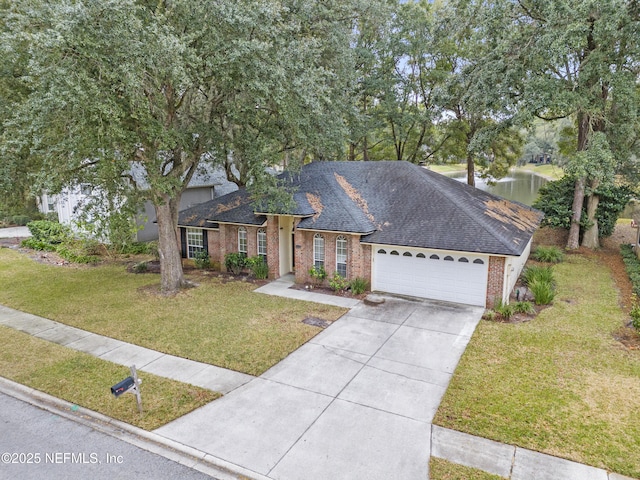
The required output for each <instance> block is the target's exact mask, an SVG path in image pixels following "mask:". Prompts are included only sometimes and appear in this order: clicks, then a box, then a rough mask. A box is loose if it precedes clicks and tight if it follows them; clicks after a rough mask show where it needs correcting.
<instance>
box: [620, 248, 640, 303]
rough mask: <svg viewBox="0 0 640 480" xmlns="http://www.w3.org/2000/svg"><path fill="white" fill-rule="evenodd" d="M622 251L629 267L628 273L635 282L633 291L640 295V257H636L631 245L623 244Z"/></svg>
mask: <svg viewBox="0 0 640 480" xmlns="http://www.w3.org/2000/svg"><path fill="white" fill-rule="evenodd" d="M620 253H621V254H622V260H623V261H624V264H625V266H626V269H627V275H629V279H630V280H631V283H632V284H633V292H634V293H635V294H636V295H638V296H640V259H638V257H636V254H635V252H634V251H633V247H631V245H621V246H620Z"/></svg>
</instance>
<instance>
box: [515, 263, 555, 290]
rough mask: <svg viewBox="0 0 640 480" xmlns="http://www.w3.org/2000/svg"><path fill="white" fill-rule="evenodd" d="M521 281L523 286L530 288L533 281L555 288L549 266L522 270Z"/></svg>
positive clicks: (551, 270) (535, 266)
mask: <svg viewBox="0 0 640 480" xmlns="http://www.w3.org/2000/svg"><path fill="white" fill-rule="evenodd" d="M522 281H523V282H524V284H525V285H527V286H529V288H531V286H530V284H531V282H533V281H541V282H546V283H549V284H551V285H552V286H555V278H554V276H553V268H552V267H551V266H546V267H542V266H538V265H532V266H530V267H526V268H525V269H524V270H522Z"/></svg>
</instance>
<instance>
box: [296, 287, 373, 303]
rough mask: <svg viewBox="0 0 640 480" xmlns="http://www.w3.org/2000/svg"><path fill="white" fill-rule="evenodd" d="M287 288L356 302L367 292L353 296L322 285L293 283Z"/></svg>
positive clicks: (348, 291) (346, 291) (345, 291)
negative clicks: (351, 299) (353, 299)
mask: <svg viewBox="0 0 640 480" xmlns="http://www.w3.org/2000/svg"><path fill="white" fill-rule="evenodd" d="M289 288H292V289H293V290H305V291H307V292H314V293H324V294H325V295H334V296H336V297H345V298H355V299H357V300H362V299H364V298H365V297H366V296H367V295H368V293H369V292H364V293H361V294H359V295H354V294H353V293H351V291H350V290H333V289H331V288H330V287H325V286H324V285H313V284H311V283H294V284H293V285H291V286H290V287H289Z"/></svg>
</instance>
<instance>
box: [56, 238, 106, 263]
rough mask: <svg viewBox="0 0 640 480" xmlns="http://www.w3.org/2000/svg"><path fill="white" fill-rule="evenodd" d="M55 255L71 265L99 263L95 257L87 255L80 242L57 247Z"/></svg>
mask: <svg viewBox="0 0 640 480" xmlns="http://www.w3.org/2000/svg"><path fill="white" fill-rule="evenodd" d="M56 253H57V254H58V255H60V256H61V257H62V258H64V259H65V260H67V261H69V262H72V263H97V262H98V261H99V258H98V257H97V256H96V255H90V254H87V252H86V251H85V250H84V248H83V247H82V243H80V242H75V243H65V244H62V245H58V248H56Z"/></svg>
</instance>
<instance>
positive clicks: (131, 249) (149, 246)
mask: <svg viewBox="0 0 640 480" xmlns="http://www.w3.org/2000/svg"><path fill="white" fill-rule="evenodd" d="M116 250H117V251H118V253H121V254H123V255H155V254H156V253H157V250H158V244H157V243H156V242H131V243H124V244H121V245H118V246H117V247H116Z"/></svg>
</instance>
